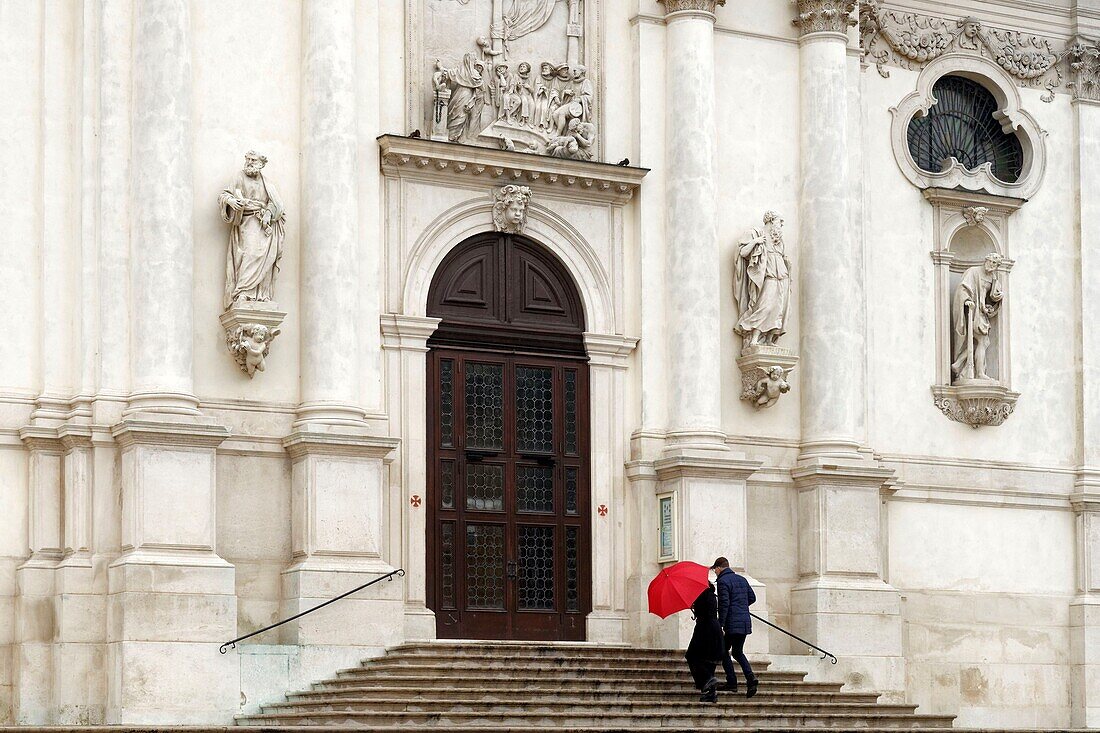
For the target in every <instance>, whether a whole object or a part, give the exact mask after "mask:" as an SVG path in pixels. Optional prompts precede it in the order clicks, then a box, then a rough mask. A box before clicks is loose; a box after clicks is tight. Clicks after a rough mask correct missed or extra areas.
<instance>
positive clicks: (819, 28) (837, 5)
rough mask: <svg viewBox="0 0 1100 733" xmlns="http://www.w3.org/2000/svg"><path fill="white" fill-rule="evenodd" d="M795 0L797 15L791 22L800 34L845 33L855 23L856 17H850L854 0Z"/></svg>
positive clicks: (854, 7) (853, 10) (853, 9)
mask: <svg viewBox="0 0 1100 733" xmlns="http://www.w3.org/2000/svg"><path fill="white" fill-rule="evenodd" d="M795 1H796V2H797V3H798V17H796V18H795V19H794V20H793V21H792V22H793V23H794V24H795V25H796V26H797V27H798V30H799V34H800V35H803V36H808V35H810V34H811V33H847V32H848V28H850V27H852V26H854V25H856V19H855V18H854V17H852V13H854V12H855V10H856V4H857V3H856V0H795Z"/></svg>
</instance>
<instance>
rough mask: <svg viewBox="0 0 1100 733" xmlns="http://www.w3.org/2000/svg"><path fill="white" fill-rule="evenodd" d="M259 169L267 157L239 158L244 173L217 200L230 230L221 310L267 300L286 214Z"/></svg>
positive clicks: (254, 154) (253, 154) (280, 250)
mask: <svg viewBox="0 0 1100 733" xmlns="http://www.w3.org/2000/svg"><path fill="white" fill-rule="evenodd" d="M265 165H267V156H265V155H260V154H259V153H257V152H255V151H252V150H249V151H248V152H247V153H245V154H244V170H242V171H241V172H240V173H238V174H237V177H236V178H235V179H233V183H231V184H230V185H229V187H227V188H226V189H225V190H224V191H222V193H221V195H220V196H218V203H219V204H221V214H222V219H223V220H224V221H225V223H226V224H229V226H230V229H229V249H228V250H227V251H226V254H225V299H224V306H225V307H226V308H229V307H230V306H232V305H233V304H234V303H236V302H238V301H241V300H257V301H268V300H272V298H273V294H274V286H275V273H276V272H278V270H279V260H280V259H281V258H282V256H283V239H284V238H285V236H286V230H285V228H284V224H285V222H286V209H284V208H283V202H282V200H281V199H280V198H279V194H278V192H277V191H276V190H275V186H274V185H273V184H270V183H268V182H267V181H266V180H265V179H264V174H263V167H264V166H265Z"/></svg>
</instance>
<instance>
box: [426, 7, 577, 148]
mask: <svg viewBox="0 0 1100 733" xmlns="http://www.w3.org/2000/svg"><path fill="white" fill-rule="evenodd" d="M436 12H437V13H439V14H440V15H441V16H442V17H443V18H450V19H452V20H454V21H455V23H456V24H459V25H461V23H459V21H462V22H464V23H467V24H468V23H470V22H476V23H478V24H481V25H482V27H483V29H484V32H483V34H481V35H478V36H476V37H473V38H470V39H469V40H468V41H466V43H468V44H469V45H468V46H467V47H466V48H467V49H468V50H463V49H462V48H461V46H460V47H458V48H455V47H453V46H450V45H449V44H448V43H446V42H443V41H440V43H441V44H442V45H443V46H444V48H443V49H442V50H441V52H440V55H439V56H437V57H435V58H434V59H433V67H432V72H431V89H432V112H431V125H430V128H431V131H432V133H431V137H432V139H433V140H447V141H450V142H460V143H466V144H472V145H485V146H498V147H501V148H503V149H505V150H517V151H520V152H529V153H538V154H542V155H553V156H555V157H559V158H571V159H574V160H591V159H592V158H593V157H595V152H596V137H597V133H596V124H595V116H596V109H595V108H596V86H595V84H594V82H593V79H592V73H591V71H590V69H589V67H588V66H587V65H585V63H584V62H583V53H582V52H583V44H582V41H583V35H584V14H583V13H584V0H565V2H561V0H508V1H506V0H472V2H470V3H469V4H468V5H467V6H466V7H459V6H452V7H450V8H447V9H445V10H444V9H437V11H436ZM440 25H442V23H441V24H440ZM462 27H465V26H462ZM440 33H442V31H440ZM451 37H452V36H448V37H447V38H448V39H449V38H451ZM562 41H564V43H562Z"/></svg>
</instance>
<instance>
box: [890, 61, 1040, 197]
mask: <svg viewBox="0 0 1100 733" xmlns="http://www.w3.org/2000/svg"><path fill="white" fill-rule="evenodd" d="M949 74H950V75H954V76H962V77H965V78H967V79H972V80H973V81H976V82H978V83H979V84H981V85H982V86H983V87H985V88H986V89H988V90H989V91H990V93H992V94H993V96H994V97H995V98H996V99H997V103H998V106H999V110H998V111H997V112H996V113H995V114H994V116H995V117H997V119H998V120H1000V122H1001V129H1002V130H1004V131H1005V132H1013V133H1015V134H1016V135H1017V136H1018V137H1019V139H1020V144H1021V146H1022V147H1023V153H1024V161H1023V169H1022V170H1021V171H1020V177H1019V179H1018V180H1016V181H1015V182H1013V183H1006V182H1004V181H1001V180H999V179H998V178H996V177H995V176H994V175H993V173H992V166H991V164H989V163H987V164H985V165H983V166H981V167H980V168H978V169H977V170H974V171H969V170H967V169H966V168H964V167H963V165H962V164H961V163H959V162H958V161H955V163H954V165H952V166H950V167H949V168H948V169H947V170H945V171H941V172H938V173H931V172H929V171H925V170H921V168H920V167H919V166H918V165H917V163H916V161H915V160H913V156H912V154H911V153H910V152H909V141H908V131H909V122H910V121H911V120H912V119H913V118H914V117H915V116H917V115H923V114H925V113H926V112H927V111H928V110H929V109H930V108H931V107H932V105H934V104H935V103H936V98H935V96H934V95H933V93H932V86H933V85H934V84H935V83H936V82H937V81H938V80H939V79H940V78H941V77H943V76H947V75H949ZM890 113H891V115H892V116H893V122H892V123H891V126H890V145H891V147H892V148H893V151H894V159H895V160H896V161H897V163H898V167H899V168H900V169H901V172H902V175H904V176H905V178H906V179H907V180H908V181H909V182H910V183H912V184H913V185H914V186H916V187H917V188H919V189H922V190H924V189H928V188H941V189H954V188H958V189H963V190H966V191H973V192H976V193H986V194H991V195H993V196H1004V197H1009V198H1013V199H1024V200H1027V199H1029V198H1031V197H1032V196H1033V195H1034V194H1035V192H1036V191H1038V190H1039V186H1040V185H1041V184H1042V181H1043V175H1044V174H1045V173H1046V166H1047V153H1046V140H1045V137H1046V132H1045V131H1044V130H1043V129H1042V128H1040V127H1039V124H1038V122H1037V121H1036V120H1035V118H1034V117H1033V116H1032V115H1031V114H1030V113H1029V112H1027V111H1026V110H1024V109H1022V107H1021V99H1020V91H1019V89H1018V88H1017V87H1016V84H1015V82H1014V81H1013V80H1012V77H1011V76H1009V75H1008V73H1007V72H1005V70H1004V69H1002V68H1001V67H1000V66H998V65H997V64H996V63H994V62H993V61H990V60H989V59H986V58H983V57H981V56H972V55H969V54H964V53H950V54H945V55H943V56H940V57H939V58H937V59H936V60H934V61H932V62H931V63H929V64H928V65H927V66H925V67H924V69H923V70H922V71H921V73H920V76H919V77H918V78H917V88H916V90H915V91H913V92H910V93H909V94H907V95H906V96H905V97H904V98H903V99H902V100H901V102H899V103H898V105H897V106H896V107H891V108H890Z"/></svg>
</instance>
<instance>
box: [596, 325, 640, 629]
mask: <svg viewBox="0 0 1100 733" xmlns="http://www.w3.org/2000/svg"><path fill="white" fill-rule="evenodd" d="M584 344H585V351H587V352H588V357H589V362H588V365H589V366H588V383H589V388H588V391H589V394H590V395H599V396H601V397H599V398H596V399H591V400H590V411H591V424H590V425H589V431H590V434H591V435H594V436H607V438H606V439H603V440H601V439H596V440H593V441H591V442H592V445H591V450H592V453H591V455H590V457H589V460H590V461H591V466H592V469H591V471H592V494H591V501H590V505H591V506H592V508H593V515H592V612H591V613H590V614H589V616H588V629H587V636H586V638H587V640H588V641H598V642H605V643H618V644H621V643H622V642H624V641H625V640H626V638H625V634H626V626H627V620H628V616H627V596H626V581H627V576H626V573H625V572H624V569H625V568H627V567H628V565H627V559H626V548H627V545H628V542H627V537H626V536H625V530H626V526H627V518H628V515H629V512H630V509H629V508H628V505H627V499H626V487H625V486H624V485H623V479H622V466H623V465H624V464H625V462H626V459H627V454H628V445H627V443H628V436H627V435H626V434H625V433H624V432H622V426H624V425H626V424H627V420H626V416H625V415H623V414H622V411H623V406H624V405H625V404H626V398H625V391H626V385H627V375H626V368H627V360H628V359H629V357H630V354H631V353H632V352H633V351H634V347H635V346H637V344H638V340H637V339H634V338H627V337H622V336H608V335H598V334H592V333H588V334H585V338H584ZM600 506H605V507H607V512H606V513H601V512H599V511H598V509H597V508H598V507H600Z"/></svg>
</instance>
